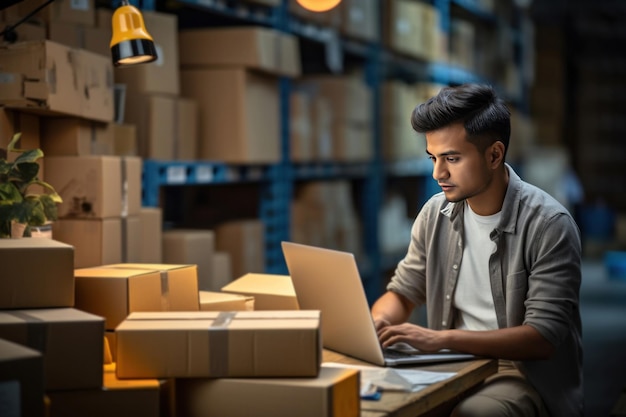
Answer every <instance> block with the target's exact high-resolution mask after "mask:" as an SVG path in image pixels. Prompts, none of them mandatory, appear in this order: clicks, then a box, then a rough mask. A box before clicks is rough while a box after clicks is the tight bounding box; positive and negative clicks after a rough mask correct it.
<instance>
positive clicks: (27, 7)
mask: <svg viewBox="0 0 626 417" xmlns="http://www.w3.org/2000/svg"><path fill="white" fill-rule="evenodd" d="M44 3H45V0H24V1H23V2H19V3H17V4H15V5H14V6H12V7H10V8H8V9H6V11H5V12H6V14H7V16H12V17H16V18H17V17H20V18H22V17H25V16H26V15H28V14H30V13H31V12H32V11H33V10H36V9H37V8H38V7H40V6H42V5H43V4H44ZM34 18H35V20H38V21H43V22H45V23H51V22H67V23H81V24H84V25H87V26H93V25H94V19H95V1H94V0H57V1H54V2H53V3H51V4H48V5H46V6H45V7H44V8H42V9H41V10H40V11H39V12H37V14H35V16H34Z"/></svg>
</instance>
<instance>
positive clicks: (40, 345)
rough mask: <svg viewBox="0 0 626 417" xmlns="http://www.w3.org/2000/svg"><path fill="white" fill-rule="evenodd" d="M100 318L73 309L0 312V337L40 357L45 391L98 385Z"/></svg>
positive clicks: (100, 354) (101, 360) (100, 383)
mask: <svg viewBox="0 0 626 417" xmlns="http://www.w3.org/2000/svg"><path fill="white" fill-rule="evenodd" d="M103 337H104V319H103V318H102V317H98V316H95V315H93V314H89V313H86V312H84V311H80V310H77V309H74V308H41V309H30V310H3V311H0V338H3V339H7V340H10V341H12V342H15V343H20V344H23V345H26V346H28V347H30V348H32V349H35V350H37V351H39V352H41V353H42V354H43V361H44V370H45V388H46V390H62V389H89V388H100V387H101V386H102V362H103V357H104V352H103V349H104V344H103V343H102V340H103Z"/></svg>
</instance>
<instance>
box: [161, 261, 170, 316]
mask: <svg viewBox="0 0 626 417" xmlns="http://www.w3.org/2000/svg"><path fill="white" fill-rule="evenodd" d="M161 309H162V310H163V311H169V310H170V279H169V274H168V271H163V270H162V271H161Z"/></svg>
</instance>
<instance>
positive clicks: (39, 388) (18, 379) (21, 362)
mask: <svg viewBox="0 0 626 417" xmlns="http://www.w3.org/2000/svg"><path fill="white" fill-rule="evenodd" d="M43 381H44V375H43V357H42V356H41V353H39V352H38V351H36V350H33V349H30V348H28V347H26V346H23V345H21V344H17V343H13V342H10V341H8V340H3V339H0V392H2V396H1V397H0V410H3V412H6V413H8V414H7V415H9V416H13V415H15V416H22V417H39V416H43V415H44V382H43ZM14 413H15V414H14Z"/></svg>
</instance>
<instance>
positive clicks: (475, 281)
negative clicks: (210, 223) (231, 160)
mask: <svg viewBox="0 0 626 417" xmlns="http://www.w3.org/2000/svg"><path fill="white" fill-rule="evenodd" d="M464 212H465V214H464V217H463V224H464V226H463V227H464V239H465V247H464V248H463V260H462V261H461V269H460V271H459V279H458V281H457V284H456V290H455V293H454V307H456V309H457V317H456V322H455V325H454V327H455V328H457V329H467V330H494V329H497V328H498V322H497V319H496V310H495V308H494V306H493V295H492V294H491V284H490V282H489V257H490V256H491V254H492V253H493V251H494V250H495V249H496V245H495V243H494V242H492V241H491V239H489V234H490V233H491V232H492V231H493V229H495V227H496V226H497V225H498V222H499V221H500V217H501V212H498V213H496V214H493V215H490V216H479V215H478V214H476V213H474V212H473V211H472V209H471V208H470V206H469V204H467V202H466V203H465V210H464Z"/></svg>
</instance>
